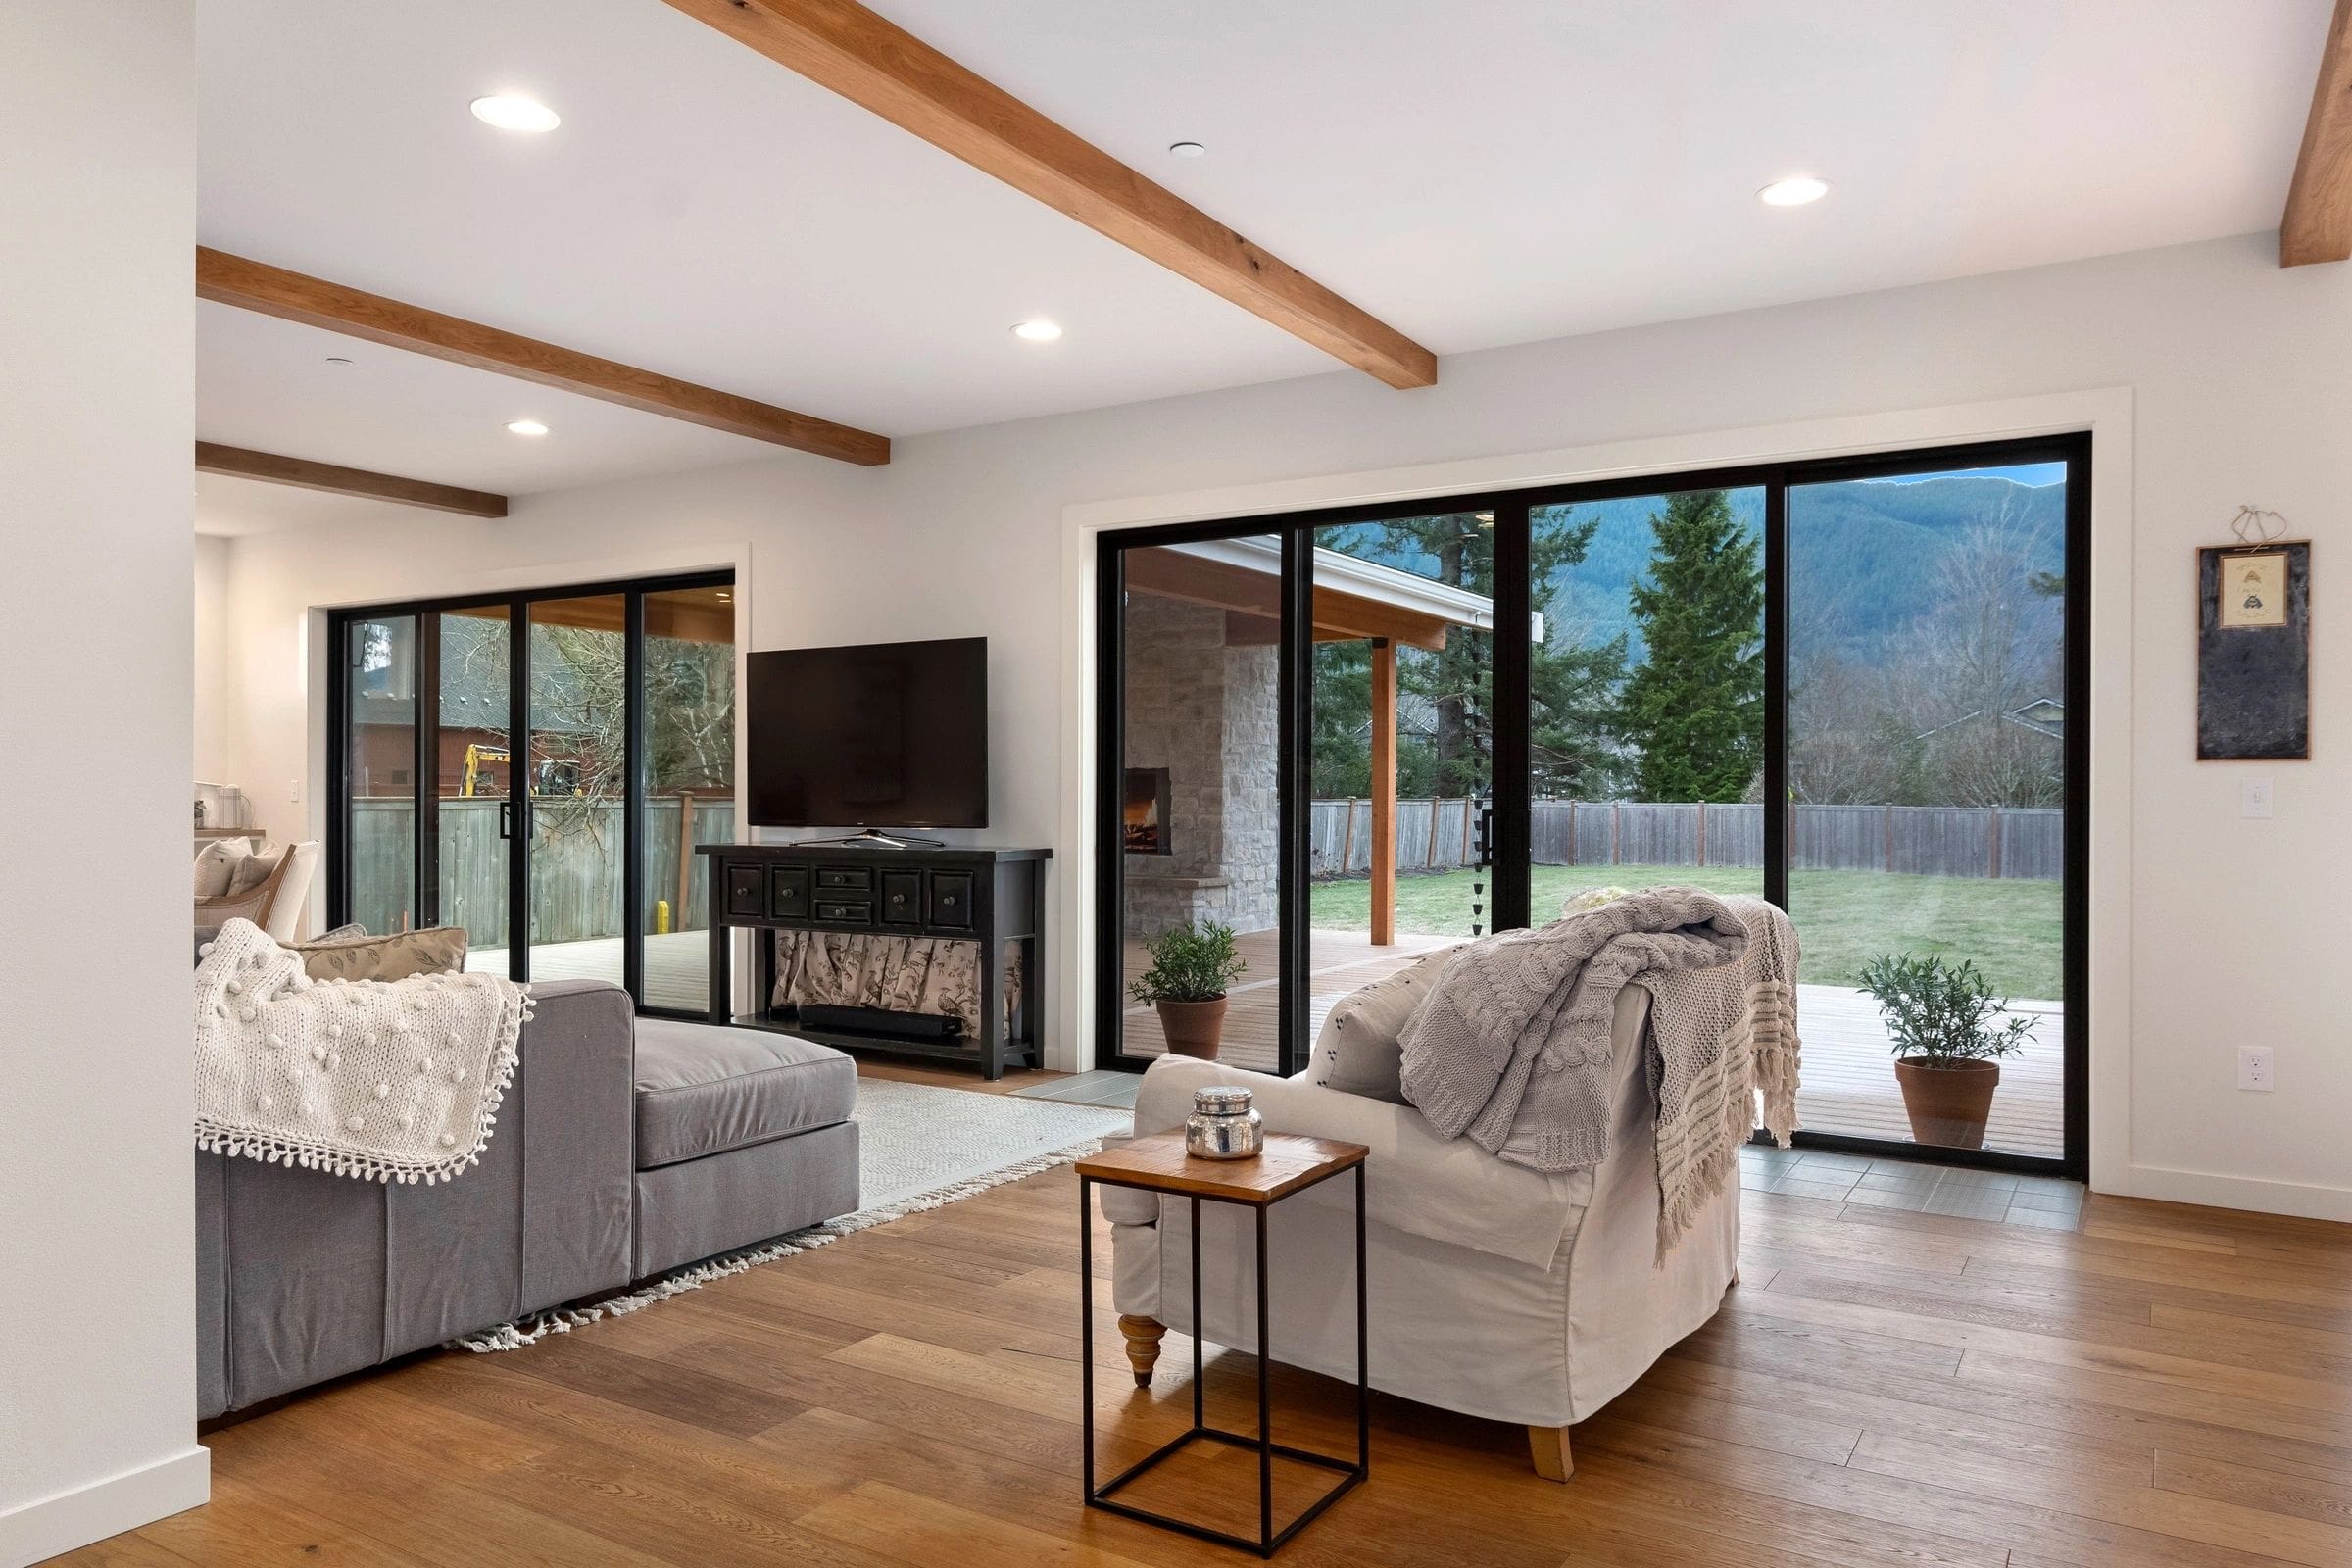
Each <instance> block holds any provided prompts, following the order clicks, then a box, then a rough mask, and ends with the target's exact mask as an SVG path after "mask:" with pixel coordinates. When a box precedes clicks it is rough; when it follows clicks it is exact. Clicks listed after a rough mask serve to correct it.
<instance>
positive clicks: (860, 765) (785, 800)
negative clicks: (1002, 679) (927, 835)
mask: <svg viewBox="0 0 2352 1568" xmlns="http://www.w3.org/2000/svg"><path fill="white" fill-rule="evenodd" d="M749 665H750V673H749V682H748V685H749V690H748V692H747V694H746V710H745V717H746V730H747V744H748V746H749V749H750V756H749V757H748V758H747V759H746V762H747V766H746V768H745V774H746V777H747V789H746V799H747V801H748V804H749V807H750V810H751V820H752V822H753V824H754V825H756V826H760V827H862V828H897V827H986V826H988V639H987V638H985V637H952V638H945V639H942V640H940V641H936V642H920V643H867V644H863V645H861V646H858V647H854V648H787V649H779V650H776V651H774V652H769V653H755V654H753V655H752V656H751V658H750V661H749Z"/></svg>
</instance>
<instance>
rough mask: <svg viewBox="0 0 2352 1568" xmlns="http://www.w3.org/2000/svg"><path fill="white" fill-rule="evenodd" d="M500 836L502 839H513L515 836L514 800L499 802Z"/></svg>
mask: <svg viewBox="0 0 2352 1568" xmlns="http://www.w3.org/2000/svg"><path fill="white" fill-rule="evenodd" d="M498 836H499V837H500V838H502V839H511V838H513V837H514V836H515V803H514V802H513V801H501V802H499V803H498Z"/></svg>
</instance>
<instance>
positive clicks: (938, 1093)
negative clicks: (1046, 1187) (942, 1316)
mask: <svg viewBox="0 0 2352 1568" xmlns="http://www.w3.org/2000/svg"><path fill="white" fill-rule="evenodd" d="M853 1119H854V1120H855V1121H856V1122H857V1123H858V1201H859V1204H860V1207H859V1208H858V1212H857V1213H855V1214H845V1215H843V1216H842V1217H841V1218H839V1219H835V1220H828V1221H826V1222H825V1223H824V1224H822V1225H816V1226H811V1227H810V1228H809V1229H808V1230H805V1231H795V1232H794V1233H792V1234H791V1235H789V1236H781V1237H778V1238H776V1239H775V1240H774V1241H771V1242H761V1243H760V1244H758V1245H757V1246H753V1247H747V1248H744V1249H742V1250H739V1251H734V1252H727V1253H722V1254H721V1255H719V1256H717V1257H713V1258H709V1259H706V1260H705V1261H703V1262H700V1263H690V1264H688V1265H687V1266H686V1267H684V1268H682V1269H678V1270H676V1271H675V1272H673V1273H670V1274H665V1275H663V1276H662V1277H661V1278H660V1279H655V1280H649V1281H647V1282H646V1283H645V1284H643V1285H640V1286H638V1287H636V1288H635V1289H634V1290H630V1291H627V1292H625V1293H623V1294H621V1295H619V1296H614V1297H610V1298H607V1299H604V1300H602V1301H598V1302H597V1303H595V1304H594V1305H592V1306H559V1307H555V1308H553V1309H551V1310H549V1311H545V1312H534V1313H531V1314H530V1315H529V1316H527V1317H521V1318H517V1319H515V1321H514V1322H512V1323H501V1324H499V1325H498V1326H497V1327H495V1328H488V1329H484V1330H482V1331H481V1332H480V1333H478V1334H468V1335H466V1336H464V1337H462V1338H460V1339H457V1340H453V1341H451V1342H450V1344H451V1348H457V1349H466V1350H480V1351H488V1350H519V1349H521V1348H524V1347H525V1346H528V1345H535V1344H537V1343H538V1342H539V1341H541V1340H543V1339H545V1338H546V1337H547V1336H548V1335H550V1334H568V1333H570V1332H571V1331H572V1330H573V1329H575V1328H580V1327H583V1326H585V1325H587V1324H590V1323H593V1322H595V1321H596V1320H597V1319H598V1318H601V1317H623V1316H626V1315H627V1314H629V1313H631V1312H636V1311H641V1310H643V1309H644V1308H646V1307H649V1306H652V1305H653V1304H654V1303H655V1302H657V1301H665V1300H667V1299H669V1298H671V1297H673V1296H676V1295H678V1294H679V1293H681V1292H684V1291H691V1290H697V1289H699V1288H701V1287H702V1286H703V1285H705V1284H708V1283H709V1282H710V1281H711V1280H715V1279H723V1278H725V1277H726V1276H727V1275H729V1274H740V1273H742V1272H743V1271H744V1270H745V1269H747V1268H757V1267H758V1266H759V1265H760V1264H762V1263H773V1262H775V1261H777V1260H778V1259H780V1258H786V1257H797V1256H799V1255H800V1254H801V1253H802V1252H805V1251H807V1250H809V1248H811V1247H822V1246H823V1245H824V1244H825V1243H827V1242H831V1241H837V1240H839V1239H840V1238H841V1237H844V1236H848V1235H850V1234H852V1233H853V1232H857V1231H861V1230H865V1229H867V1228H869V1227H871V1226H875V1225H882V1224H887V1223H888V1222H889V1221H891V1220H894V1219H902V1218H904V1217H906V1216H907V1215H908V1214H913V1213H918V1212H920V1211H922V1210H923V1209H927V1208H939V1207H941V1206H943V1205H945V1204H948V1203H953V1202H955V1201H956V1200H957V1199H961V1198H970V1197H973V1196H975V1195H976V1194H980V1193H984V1192H986V1191H988V1190H989V1189H990V1188H992V1187H1001V1186H1003V1185H1004V1184H1005V1183H1006V1182H1012V1181H1018V1180H1020V1179H1021V1178H1022V1177H1024V1176H1034V1175H1036V1174H1037V1173H1038V1172H1039V1171H1042V1170H1051V1169H1053V1168H1054V1166H1056V1165H1063V1164H1067V1163H1069V1162H1070V1161H1071V1160H1075V1159H1083V1158H1085V1157H1086V1156H1087V1155H1088V1154H1091V1153H1093V1152H1095V1151H1096V1150H1098V1149H1100V1148H1101V1147H1102V1141H1103V1139H1104V1138H1107V1137H1111V1136H1114V1135H1118V1136H1124V1135H1125V1134H1126V1132H1127V1131H1128V1129H1129V1128H1130V1127H1131V1126H1132V1125H1133V1122H1134V1117H1133V1115H1132V1113H1131V1112H1129V1111H1125V1110H1121V1109H1117V1108H1113V1107H1108V1106H1102V1105H1071V1104H1064V1103H1060V1102H1057V1101H1051V1100H1016V1099H1014V1098H1013V1097H1011V1096H1009V1095H983V1094H974V1093H973V1092H972V1091H970V1090H968V1089H941V1088H937V1087H934V1086H933V1085H930V1084H909V1083H901V1082H899V1081H898V1080H896V1079H892V1078H860V1079H858V1114H857V1115H856V1116H855V1117H854V1118H853Z"/></svg>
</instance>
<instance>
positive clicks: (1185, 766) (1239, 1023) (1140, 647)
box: [1112, 535, 1291, 1072]
mask: <svg viewBox="0 0 2352 1568" xmlns="http://www.w3.org/2000/svg"><path fill="white" fill-rule="evenodd" d="M1112 564H1113V565H1114V566H1116V567H1117V568H1118V570H1119V571H1120V579H1119V582H1118V586H1117V589H1116V592H1117V594H1118V598H1119V605H1118V613H1117V616H1116V625H1115V627H1114V628H1113V629H1114V630H1115V631H1116V632H1117V634H1118V636H1119V639H1120V648H1121V658H1120V668H1121V671H1122V676H1121V682H1120V688H1119V692H1118V699H1119V700H1118V702H1117V704H1116V705H1115V706H1116V712H1117V715H1118V716H1117V728H1116V731H1115V733H1116V736H1117V740H1116V742H1115V745H1114V746H1113V748H1112V756H1113V757H1114V758H1115V759H1116V765H1117V779H1116V790H1117V794H1116V796H1115V797H1114V798H1115V799H1116V800H1117V802H1118V803H1119V811H1118V817H1117V828H1118V834H1119V847H1118V852H1117V853H1118V856H1119V859H1120V867H1119V869H1120V873H1121V874H1120V880H1119V891H1118V903H1117V905H1116V907H1117V909H1118V920H1117V930H1118V945H1117V948H1116V952H1117V955H1118V964H1119V969H1118V981H1117V985H1118V998H1119V1007H1118V1011H1117V1014H1116V1023H1115V1024H1114V1025H1113V1027H1114V1029H1115V1031H1116V1033H1115V1035H1114V1036H1113V1038H1114V1039H1115V1041H1116V1042H1117V1047H1116V1053H1115V1054H1117V1055H1119V1056H1120V1057H1122V1058H1124V1059H1127V1060H1130V1061H1139V1062H1141V1061H1149V1060H1151V1059H1152V1058H1153V1057H1155V1056H1158V1055H1160V1054H1163V1053H1165V1052H1166V1051H1167V1050H1168V1049H1169V1040H1168V1034H1167V1030H1166V1028H1165V1027H1164V1025H1163V1022H1162V1019H1161V1016H1160V1013H1159V1010H1158V1009H1157V1007H1156V1006H1154V1005H1152V1004H1151V1003H1148V1002H1144V1001H1140V1000H1138V999H1137V998H1136V997H1135V996H1134V994H1133V987H1134V986H1135V983H1136V982H1137V981H1138V980H1139V979H1141V978H1142V977H1143V976H1144V974H1145V973H1146V972H1147V971H1148V970H1150V969H1151V968H1152V962H1153V950H1154V945H1155V944H1160V943H1164V942H1165V940H1166V939H1167V938H1168V936H1169V934H1170V933H1171V932H1180V931H1183V930H1185V929H1187V928H1197V927H1199V926H1202V925H1210V924H1213V925H1217V926H1221V927H1224V928H1226V929H1227V930H1230V931H1231V932H1232V933H1233V939H1234V944H1235V948H1236V956H1237V958H1238V960H1239V962H1240V964H1241V969H1240V972H1239V973H1238V974H1237V975H1236V976H1235V977H1234V979H1233V981H1232V982H1231V984H1230V985H1229V986H1228V987H1227V997H1228V1004H1227V1008H1226V1013H1225V1017H1224V1019H1223V1040H1224V1059H1226V1060H1229V1061H1232V1062H1235V1063H1237V1064H1238V1065H1241V1066H1246V1067H1253V1068H1256V1069H1258V1070H1260V1071H1266V1072H1271V1071H1273V1070H1274V1068H1275V1066H1276V1065H1277V1063H1278V1062H1279V1061H1280V1059H1281V1056H1282V1048H1283V1042H1284V1035H1285V1031H1286V1027H1291V1026H1286V1024H1285V1022H1284V1016H1283V1001H1284V998H1285V996H1286V994H1287V993H1286V989H1285V987H1284V985H1283V979H1284V973H1285V966H1284V961H1283V951H1282V945H1281V942H1280V940H1279V931H1280V929H1281V921H1280V919H1279V914H1280V910H1281V899H1282V890H1281V879H1280V866H1281V863H1282V843H1281V821H1280V801H1281V797H1282V790H1281V788H1280V784H1281V778H1280V766H1281V744H1280V732H1279V728H1278V725H1279V721H1280V714H1281V711H1282V707H1283V700H1282V699H1283V689H1284V681H1283V676H1282V667H1281V655H1282V646H1281V644H1282V638H1281V629H1282V625H1283V620H1284V615H1283V605H1282V599H1281V593H1282V585H1283V551H1282V542H1281V540H1280V539H1279V538H1278V537H1271V536H1265V535H1257V536H1247V537H1241V538H1227V539H1202V540H1192V541H1172V542H1169V543H1167V544H1159V545H1152V546H1148V547H1145V548H1141V549H1136V550H1130V551H1126V552H1123V553H1122V554H1121V555H1120V556H1119V557H1118V558H1116V559H1115V560H1114V561H1113V562H1112Z"/></svg>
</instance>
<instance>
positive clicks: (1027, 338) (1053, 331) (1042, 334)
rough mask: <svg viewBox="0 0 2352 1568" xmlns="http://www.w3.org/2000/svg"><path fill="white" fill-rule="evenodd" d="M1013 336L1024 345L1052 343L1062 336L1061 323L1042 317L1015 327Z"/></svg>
mask: <svg viewBox="0 0 2352 1568" xmlns="http://www.w3.org/2000/svg"><path fill="white" fill-rule="evenodd" d="M1012 335H1013V336H1014V337H1017V338H1019V339H1020V340H1021V341H1022V342H1024V343H1051V342H1053V341H1054V339H1055V338H1057V337H1059V336H1061V323H1060V322H1058V321H1049V320H1047V319H1045V318H1044V317H1042V316H1041V317H1039V318H1038V319H1036V320H1034V321H1023V322H1022V323H1021V324H1020V325H1018V326H1016V327H1014V328H1013V329H1012Z"/></svg>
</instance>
